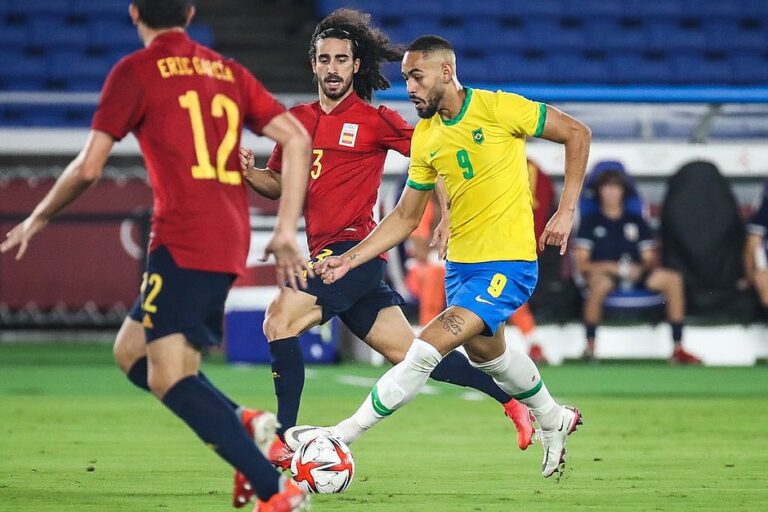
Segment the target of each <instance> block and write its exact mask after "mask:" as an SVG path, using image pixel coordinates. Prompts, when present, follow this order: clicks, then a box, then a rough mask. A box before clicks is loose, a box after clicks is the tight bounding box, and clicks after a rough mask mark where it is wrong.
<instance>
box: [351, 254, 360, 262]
mask: <svg viewBox="0 0 768 512" xmlns="http://www.w3.org/2000/svg"><path fill="white" fill-rule="evenodd" d="M358 256H360V254H358V253H354V254H350V255H349V261H352V260H356V259H357V257H358Z"/></svg>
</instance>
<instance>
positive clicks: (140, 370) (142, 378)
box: [127, 357, 239, 410]
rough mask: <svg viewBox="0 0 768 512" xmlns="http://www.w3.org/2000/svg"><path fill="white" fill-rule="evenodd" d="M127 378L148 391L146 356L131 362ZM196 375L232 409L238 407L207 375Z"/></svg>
mask: <svg viewBox="0 0 768 512" xmlns="http://www.w3.org/2000/svg"><path fill="white" fill-rule="evenodd" d="M127 376H128V380H130V381H131V382H132V383H133V385H134V386H136V387H137V388H141V389H143V390H144V391H149V382H148V381H147V358H146V357H142V358H140V359H137V360H136V362H135V363H133V366H131V369H130V370H128V374H127ZM197 376H198V377H200V380H201V381H203V384H205V385H206V386H208V387H209V388H211V389H212V390H213V391H214V393H216V394H217V395H219V397H221V399H223V400H224V401H225V402H227V403H228V404H229V406H230V407H232V409H233V410H237V409H238V407H239V406H238V405H237V404H236V403H235V402H233V401H232V400H231V399H230V398H229V397H228V396H227V395H225V394H224V393H222V392H221V391H220V390H219V389H218V388H217V387H216V386H214V385H213V383H212V382H211V381H210V380H208V377H206V376H205V374H204V373H203V372H198V374H197Z"/></svg>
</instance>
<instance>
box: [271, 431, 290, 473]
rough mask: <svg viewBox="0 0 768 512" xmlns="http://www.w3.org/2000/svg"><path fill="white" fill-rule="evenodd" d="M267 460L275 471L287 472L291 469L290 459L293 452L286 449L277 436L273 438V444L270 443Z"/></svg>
mask: <svg viewBox="0 0 768 512" xmlns="http://www.w3.org/2000/svg"><path fill="white" fill-rule="evenodd" d="M267 459H269V462H271V463H272V465H273V466H275V467H276V468H277V469H282V470H289V469H291V459H293V450H291V449H290V448H288V445H286V444H285V443H284V442H283V440H282V439H280V437H279V436H275V442H274V443H272V447H271V448H270V449H269V454H268V455H267Z"/></svg>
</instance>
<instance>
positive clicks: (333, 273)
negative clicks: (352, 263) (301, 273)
mask: <svg viewBox="0 0 768 512" xmlns="http://www.w3.org/2000/svg"><path fill="white" fill-rule="evenodd" d="M349 269H350V267H349V261H348V260H347V259H346V258H344V257H343V256H330V257H328V258H325V259H324V260H323V261H319V262H317V263H315V266H314V268H313V270H314V271H315V274H317V276H318V277H320V279H322V280H323V282H324V283H325V284H331V283H335V282H336V281H338V280H339V279H341V278H342V277H344V276H345V275H346V273H347V272H349Z"/></svg>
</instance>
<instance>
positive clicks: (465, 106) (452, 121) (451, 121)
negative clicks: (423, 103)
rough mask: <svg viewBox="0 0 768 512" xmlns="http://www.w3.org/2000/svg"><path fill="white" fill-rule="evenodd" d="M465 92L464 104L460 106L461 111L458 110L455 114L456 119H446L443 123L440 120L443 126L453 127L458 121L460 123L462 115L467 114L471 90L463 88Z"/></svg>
mask: <svg viewBox="0 0 768 512" xmlns="http://www.w3.org/2000/svg"><path fill="white" fill-rule="evenodd" d="M465 89H466V90H467V97H466V98H464V103H463V104H462V105H461V110H459V113H458V114H456V117H454V118H453V119H448V120H447V121H443V119H442V118H440V120H441V121H442V122H443V124H444V125H445V126H453V125H455V124H456V123H458V122H459V121H461V120H462V119H463V118H464V114H466V113H467V109H468V108H469V102H470V101H472V89H471V88H470V87H465Z"/></svg>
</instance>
